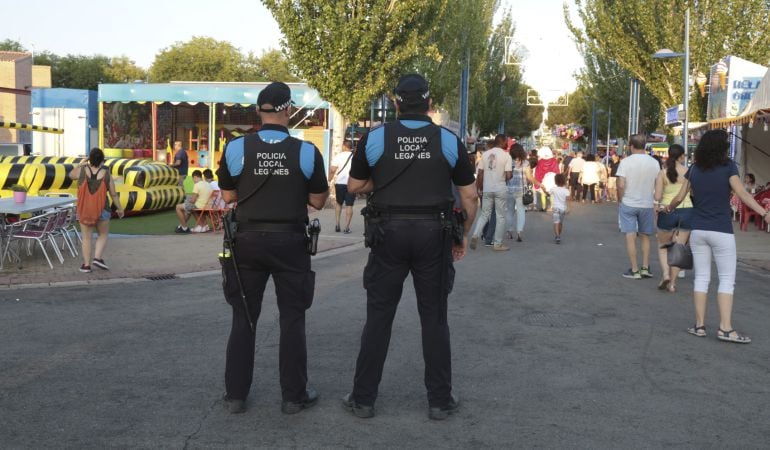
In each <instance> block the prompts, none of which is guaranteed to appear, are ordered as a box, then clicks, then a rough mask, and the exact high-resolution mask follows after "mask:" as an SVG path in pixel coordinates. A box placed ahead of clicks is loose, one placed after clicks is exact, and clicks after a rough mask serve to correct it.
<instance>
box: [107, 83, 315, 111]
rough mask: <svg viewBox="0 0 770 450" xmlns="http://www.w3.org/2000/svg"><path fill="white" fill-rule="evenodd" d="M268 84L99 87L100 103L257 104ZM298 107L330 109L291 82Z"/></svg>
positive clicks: (312, 93) (305, 87)
mask: <svg viewBox="0 0 770 450" xmlns="http://www.w3.org/2000/svg"><path fill="white" fill-rule="evenodd" d="M268 84H269V83H223V82H172V83H161V84H146V83H128V84H100V85H99V101H100V102H159V103H160V102H181V103H189V104H196V103H199V102H203V103H225V104H241V105H254V104H256V103H257V97H258V96H259V92H260V91H262V89H264V88H265V86H267V85H268ZM288 84H289V87H291V97H292V100H294V103H295V105H296V106H297V107H298V108H311V109H313V108H329V103H327V102H326V101H325V100H323V99H322V98H321V97H320V96H319V95H318V91H316V90H315V89H312V88H310V87H308V85H307V84H306V83H288Z"/></svg>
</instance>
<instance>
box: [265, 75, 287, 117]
mask: <svg viewBox="0 0 770 450" xmlns="http://www.w3.org/2000/svg"><path fill="white" fill-rule="evenodd" d="M293 103H294V102H292V101H291V89H289V86H287V85H286V83H281V82H280V81H274V82H272V83H270V84H268V85H267V86H265V88H264V89H262V91H260V93H259V96H258V97H257V107H258V108H259V110H260V111H261V112H268V113H273V112H279V111H283V110H284V109H286V108H288V107H289V106H291V105H292V104H293ZM267 104H269V105H270V106H272V108H263V107H262V105H267Z"/></svg>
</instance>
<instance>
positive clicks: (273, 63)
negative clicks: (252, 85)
mask: <svg viewBox="0 0 770 450" xmlns="http://www.w3.org/2000/svg"><path fill="white" fill-rule="evenodd" d="M243 70H244V75H243V81H283V82H285V83H289V82H293V81H300V79H299V77H297V76H296V75H294V70H293V68H292V67H291V64H290V63H289V59H288V58H287V57H286V55H284V54H283V52H281V51H280V50H276V49H271V50H266V51H264V52H262V55H261V56H259V57H257V56H255V55H254V54H253V53H249V55H248V56H246V58H245V60H244V69H243Z"/></svg>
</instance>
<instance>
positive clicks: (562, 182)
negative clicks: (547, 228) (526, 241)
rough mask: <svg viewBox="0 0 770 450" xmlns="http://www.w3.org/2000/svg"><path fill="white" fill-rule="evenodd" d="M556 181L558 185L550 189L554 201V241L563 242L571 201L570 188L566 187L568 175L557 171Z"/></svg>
mask: <svg viewBox="0 0 770 450" xmlns="http://www.w3.org/2000/svg"><path fill="white" fill-rule="evenodd" d="M554 181H555V183H556V186H554V187H552V188H551V190H550V191H548V193H549V194H550V195H551V199H552V201H553V240H554V243H556V244H561V233H562V231H563V230H564V217H565V216H566V215H567V204H568V203H569V190H568V189H567V187H566V184H567V177H566V176H564V174H563V173H557V174H556V177H555V180H554Z"/></svg>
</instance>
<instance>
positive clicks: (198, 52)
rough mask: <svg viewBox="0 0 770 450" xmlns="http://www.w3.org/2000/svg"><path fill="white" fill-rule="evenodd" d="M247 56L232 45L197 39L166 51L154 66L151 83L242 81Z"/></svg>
mask: <svg viewBox="0 0 770 450" xmlns="http://www.w3.org/2000/svg"><path fill="white" fill-rule="evenodd" d="M243 67H244V57H243V55H242V54H241V53H240V51H238V49H237V48H235V47H233V45H232V44H230V43H229V42H224V41H217V40H216V39H212V38H209V37H197V36H196V37H193V38H192V39H191V40H190V41H188V42H177V43H176V44H174V45H172V46H170V47H168V48H164V49H163V50H161V51H160V53H158V54H157V55H155V60H154V61H153V63H152V66H151V67H150V73H149V75H150V81H152V82H155V83H165V82H168V81H172V80H176V81H241V80H242V79H243V77H244V70H243Z"/></svg>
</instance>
